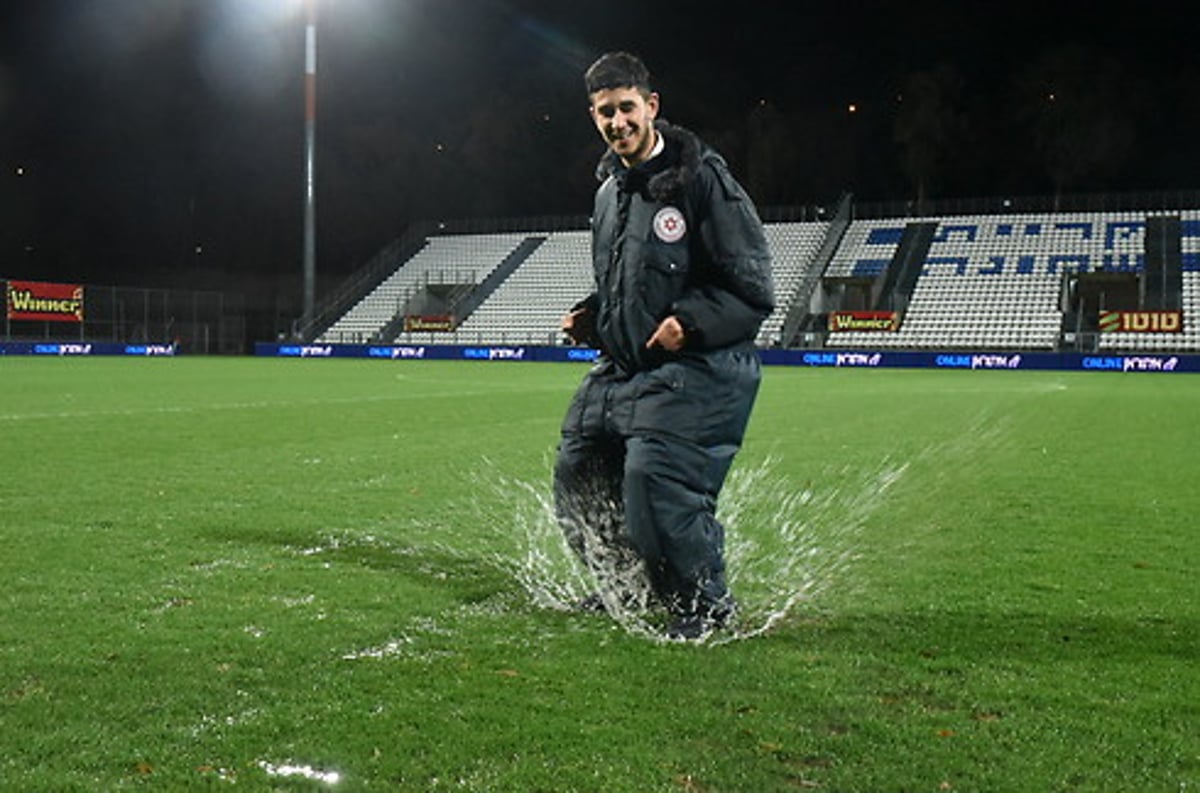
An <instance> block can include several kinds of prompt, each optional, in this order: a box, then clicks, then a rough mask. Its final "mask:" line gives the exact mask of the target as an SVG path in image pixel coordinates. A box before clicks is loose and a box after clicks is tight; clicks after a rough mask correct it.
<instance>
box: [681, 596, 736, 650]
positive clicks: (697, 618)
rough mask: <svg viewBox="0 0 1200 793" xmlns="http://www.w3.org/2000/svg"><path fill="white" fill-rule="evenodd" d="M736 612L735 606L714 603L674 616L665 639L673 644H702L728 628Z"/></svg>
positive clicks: (730, 601) (729, 602) (726, 603)
mask: <svg viewBox="0 0 1200 793" xmlns="http://www.w3.org/2000/svg"><path fill="white" fill-rule="evenodd" d="M736 612H737V604H736V603H735V602H734V601H733V600H732V599H730V600H729V601H728V602H724V603H716V604H712V605H710V606H708V607H707V608H705V607H701V608H700V609H698V610H696V611H689V612H685V613H682V614H678V615H676V617H675V619H673V620H672V621H671V624H670V625H668V626H667V631H666V638H667V639H668V640H669V641H673V642H702V641H704V640H705V639H707V638H708V637H709V636H711V635H712V634H713V633H714V632H716V631H718V630H720V629H721V628H724V627H726V626H728V625H729V624H730V623H731V622H732V621H733V615H734V614H735V613H736Z"/></svg>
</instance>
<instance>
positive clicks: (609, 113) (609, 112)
mask: <svg viewBox="0 0 1200 793" xmlns="http://www.w3.org/2000/svg"><path fill="white" fill-rule="evenodd" d="M596 112H597V113H599V114H600V115H602V116H604V117H605V118H612V117H613V116H615V115H616V114H617V109H616V108H615V107H601V108H597V110H596Z"/></svg>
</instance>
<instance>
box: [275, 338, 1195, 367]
mask: <svg viewBox="0 0 1200 793" xmlns="http://www.w3.org/2000/svg"><path fill="white" fill-rule="evenodd" d="M254 352H255V355H260V356H272V357H284V358H386V359H390V360H443V361H446V360H463V361H534V362H557V363H565V362H572V361H576V362H592V361H595V360H596V358H597V357H598V356H599V352H598V351H596V350H592V349H589V348H586V347H539V346H524V347H522V346H515V347H514V346H507V345H496V346H455V345H442V344H430V345H385V346H373V345H362V344H308V345H297V344H266V343H262V344H257V345H255V350H254ZM759 357H760V358H761V359H762V362H763V363H764V364H766V365H768V366H813V367H834V368H856V369H873V368H910V369H911V368H921V369H971V370H979V369H994V370H1007V371H1012V370H1017V369H1024V370H1031V369H1034V370H1037V369H1041V370H1060V371H1079V370H1083V371H1102V372H1200V355H1168V354H1153V355H1151V354H1145V355H1087V354H1083V353H1067V352H1063V353H1058V352H1020V353H1018V352H1011V353H994V352H935V351H929V352H912V351H880V350H780V349H770V350H760V351H759Z"/></svg>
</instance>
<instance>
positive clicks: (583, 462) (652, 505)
mask: <svg viewBox="0 0 1200 793" xmlns="http://www.w3.org/2000/svg"><path fill="white" fill-rule="evenodd" d="M759 379H760V372H759V365H758V357H757V355H756V354H755V353H754V352H753V351H752V350H743V351H720V352H716V353H709V354H707V355H705V356H696V357H694V358H693V357H689V358H684V359H681V360H677V361H671V362H668V363H666V364H663V365H662V366H660V367H658V368H656V369H653V370H650V371H646V372H640V373H637V374H634V375H633V376H631V377H622V376H620V375H619V374H618V373H616V372H615V371H614V370H612V369H611V368H610V367H605V366H604V365H601V366H600V367H597V368H596V369H594V370H593V371H592V372H591V373H589V374H588V376H587V377H586V378H585V379H584V381H583V383H582V384H581V385H580V387H579V390H578V391H577V392H576V394H575V398H574V399H573V400H572V402H571V406H570V408H569V409H568V410H567V416H566V419H565V420H564V422H563V429H562V439H561V442H560V443H559V447H558V457H557V460H556V464H555V469H554V495H555V507H556V511H557V515H558V519H559V522H560V524H561V526H562V528H563V531H564V532H565V534H566V537H567V541H568V543H569V544H570V545H571V547H572V549H574V550H575V552H576V553H577V554H578V555H579V556H580V558H581V559H582V560H583V562H584V563H585V564H586V565H587V566H588V567H589V568H590V569H591V570H592V572H593V573H594V574H595V575H596V577H597V578H598V579H599V583H600V585H601V587H602V588H603V587H610V588H613V589H616V590H618V592H620V593H621V594H625V592H621V590H625V591H626V592H629V593H630V594H631V595H636V589H637V585H638V582H639V578H642V579H647V580H648V582H649V585H650V587H651V589H652V590H653V593H654V594H655V595H656V596H657V597H658V598H659V599H660V600H661V601H663V602H664V603H665V604H666V605H667V606H668V608H670V609H672V610H673V611H677V612H689V611H696V610H703V609H705V608H711V607H713V606H716V605H719V604H722V603H724V602H725V601H727V600H728V599H729V591H728V587H727V584H726V581H725V561H724V546H725V530H724V528H723V527H722V526H721V524H720V522H719V521H718V520H717V518H716V510H717V497H718V495H719V494H720V492H721V487H722V485H723V484H724V482H725V477H726V475H727V474H728V472H729V467H730V465H731V464H732V462H733V458H734V455H735V454H736V452H737V450H738V448H739V447H740V446H741V442H742V437H743V435H744V433H745V429H746V423H747V420H748V419H749V415H750V410H751V408H752V407H753V404H754V399H755V396H756V394H757V392H758V384H759Z"/></svg>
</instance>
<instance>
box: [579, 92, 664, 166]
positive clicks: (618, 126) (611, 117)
mask: <svg viewBox="0 0 1200 793" xmlns="http://www.w3.org/2000/svg"><path fill="white" fill-rule="evenodd" d="M591 100H592V104H591V108H590V111H591V114H592V121H594V122H595V124H596V129H598V130H600V136H601V137H602V138H604V142H605V143H607V144H608V147H609V148H610V149H612V150H613V151H614V152H615V153H616V154H617V156H618V157H620V158H621V159H622V160H623V161H624V162H625V165H627V166H628V167H630V168H632V167H633V166H635V165H638V164H639V163H642V162H645V161H646V160H647V159H648V158H649V157H650V152H651V151H652V150H653V149H654V119H655V117H657V116H658V94H655V93H651V94H650V95H649V96H642V93H641V92H640V91H638V90H637V89H636V88H602V89H600V90H599V91H596V92H595V93H594V94H592V96H591Z"/></svg>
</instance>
